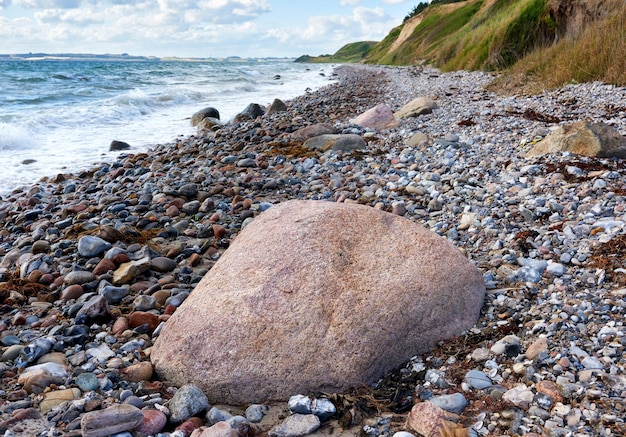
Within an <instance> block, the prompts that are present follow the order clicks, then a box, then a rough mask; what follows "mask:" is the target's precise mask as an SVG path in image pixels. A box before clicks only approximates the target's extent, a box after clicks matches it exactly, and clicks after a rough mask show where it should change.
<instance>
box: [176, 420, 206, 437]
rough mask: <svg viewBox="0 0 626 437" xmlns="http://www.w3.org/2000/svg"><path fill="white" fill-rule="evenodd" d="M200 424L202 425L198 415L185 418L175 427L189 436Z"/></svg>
mask: <svg viewBox="0 0 626 437" xmlns="http://www.w3.org/2000/svg"><path fill="white" fill-rule="evenodd" d="M202 425H203V422H202V419H200V418H199V417H192V418H190V419H187V420H185V421H184V422H183V423H181V424H180V425H179V426H178V427H177V428H176V430H181V431H182V432H184V433H185V436H186V437H189V436H190V435H191V433H192V432H193V431H194V430H195V429H197V428H200V427H201V426H202Z"/></svg>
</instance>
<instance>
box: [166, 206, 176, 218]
mask: <svg viewBox="0 0 626 437" xmlns="http://www.w3.org/2000/svg"><path fill="white" fill-rule="evenodd" d="M179 214H180V210H179V209H178V208H177V207H176V205H172V206H170V207H169V208H167V210H166V211H165V215H166V216H168V217H177V216H178V215H179Z"/></svg>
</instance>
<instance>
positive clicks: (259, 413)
mask: <svg viewBox="0 0 626 437" xmlns="http://www.w3.org/2000/svg"><path fill="white" fill-rule="evenodd" d="M269 410H270V408H269V407H268V406H267V405H261V404H252V405H250V406H249V407H248V408H246V419H247V420H248V422H250V423H259V422H260V421H262V420H263V417H265V415H266V414H267V413H268V412H269Z"/></svg>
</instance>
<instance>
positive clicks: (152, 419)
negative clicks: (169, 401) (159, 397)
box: [134, 410, 167, 437]
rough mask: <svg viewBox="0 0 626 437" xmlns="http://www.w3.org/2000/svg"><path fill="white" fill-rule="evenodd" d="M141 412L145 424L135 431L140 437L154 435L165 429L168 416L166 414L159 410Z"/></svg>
mask: <svg viewBox="0 0 626 437" xmlns="http://www.w3.org/2000/svg"><path fill="white" fill-rule="evenodd" d="M141 412H142V413H143V422H142V423H141V425H139V426H138V427H137V428H135V430H134V432H135V434H136V435H137V436H138V437H147V436H149V435H154V434H157V433H159V432H161V430H162V429H163V428H165V424H166V423H167V416H166V415H165V414H164V413H162V412H161V411H159V410H142V411H141Z"/></svg>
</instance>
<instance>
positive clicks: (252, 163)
mask: <svg viewBox="0 0 626 437" xmlns="http://www.w3.org/2000/svg"><path fill="white" fill-rule="evenodd" d="M256 166H257V163H256V160H255V159H253V158H243V159H240V160H238V161H237V167H244V168H253V167H256Z"/></svg>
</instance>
